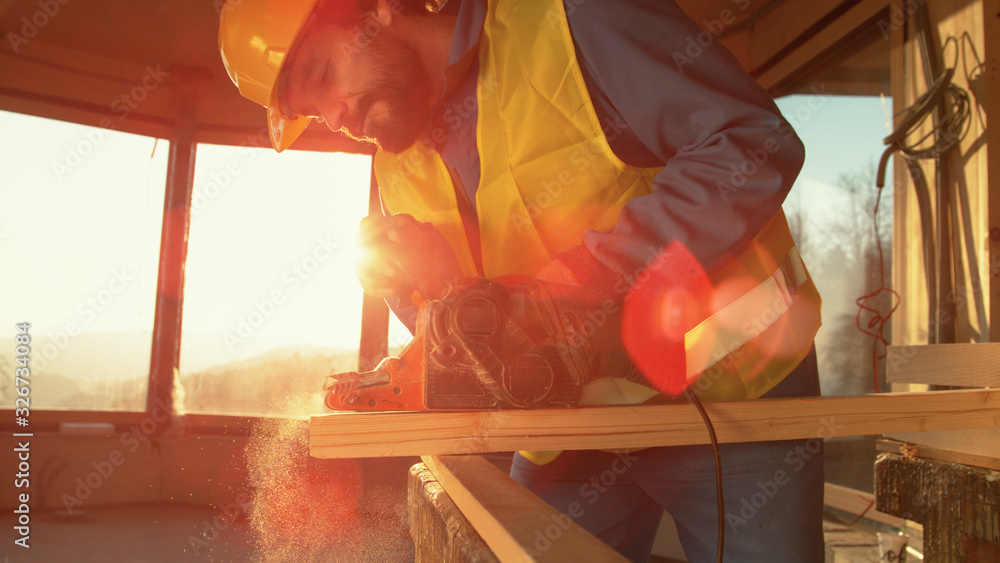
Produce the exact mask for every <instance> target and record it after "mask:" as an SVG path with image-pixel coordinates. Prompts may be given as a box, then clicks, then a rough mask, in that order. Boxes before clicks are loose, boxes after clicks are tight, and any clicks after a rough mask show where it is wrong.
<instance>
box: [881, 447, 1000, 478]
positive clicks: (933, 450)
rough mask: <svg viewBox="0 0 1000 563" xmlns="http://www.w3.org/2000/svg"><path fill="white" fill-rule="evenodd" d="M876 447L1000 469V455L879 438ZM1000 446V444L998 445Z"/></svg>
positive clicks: (882, 450) (890, 451)
mask: <svg viewBox="0 0 1000 563" xmlns="http://www.w3.org/2000/svg"><path fill="white" fill-rule="evenodd" d="M875 447H876V448H877V449H878V451H880V452H889V453H894V454H900V455H904V456H916V457H922V458H925V459H936V460H938V461H948V462H952V463H961V464H962V465H969V466H972V467H982V468H984V469H995V470H998V471H1000V457H997V456H996V455H994V456H988V455H979V454H970V453H967V452H962V451H956V450H952V449H949V448H942V447H935V446H927V445H924V444H915V443H912V442H900V441H899V440H879V441H878V442H877V443H876V444H875ZM997 447H1000V446H997ZM997 453H998V454H1000V452H997Z"/></svg>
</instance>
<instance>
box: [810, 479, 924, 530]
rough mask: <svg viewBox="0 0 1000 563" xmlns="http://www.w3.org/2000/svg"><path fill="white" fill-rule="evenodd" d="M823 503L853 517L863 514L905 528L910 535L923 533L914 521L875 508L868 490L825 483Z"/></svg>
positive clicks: (869, 518) (868, 517)
mask: <svg viewBox="0 0 1000 563" xmlns="http://www.w3.org/2000/svg"><path fill="white" fill-rule="evenodd" d="M823 505H824V506H828V507H830V508H835V509H837V510H841V511H843V512H846V513H847V514H850V515H852V516H855V517H856V516H859V515H861V514H864V518H865V519H867V520H871V521H873V522H878V523H880V524H886V525H887V526H893V527H895V528H900V529H904V528H905V529H906V530H907V532H908V533H909V534H910V535H911V536H912V535H914V534H921V533H923V526H921V525H920V524H918V523H916V522H911V521H909V520H907V519H905V518H900V517H899V516H893V515H891V514H886V513H885V512H880V511H878V510H876V509H875V495H873V494H871V493H869V492H865V491H859V490H857V489H852V488H850V487H845V486H843V485H837V484H834V483H826V484H825V485H824V488H823Z"/></svg>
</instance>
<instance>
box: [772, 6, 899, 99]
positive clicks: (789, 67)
mask: <svg viewBox="0 0 1000 563" xmlns="http://www.w3.org/2000/svg"><path fill="white" fill-rule="evenodd" d="M786 5H787V6H790V9H793V10H801V9H802V8H803V7H804V6H808V5H811V4H801V3H789V4H786ZM888 6H889V0H862V1H861V2H860V3H858V4H857V5H856V6H854V7H852V8H851V9H850V10H848V11H847V12H845V13H844V14H843V15H841V16H840V17H838V18H837V19H835V20H833V21H832V22H831V23H830V24H829V25H828V26H826V27H824V28H823V29H822V30H820V31H819V32H818V33H816V34H815V35H813V36H812V37H810V38H809V39H808V40H806V41H805V42H804V43H802V45H800V46H799V47H797V48H796V49H795V50H793V51H792V52H790V53H788V55H786V56H785V57H783V58H782V59H781V60H779V61H777V62H776V63H775V64H774V65H773V66H771V67H770V68H768V69H766V70H764V71H763V72H761V73H760V75H759V76H757V82H758V83H759V84H760V85H761V86H763V87H764V89H770V88H773V87H774V86H776V85H777V84H779V83H780V82H781V81H782V80H785V79H787V78H788V77H790V76H791V75H792V74H794V73H795V72H796V71H798V70H799V69H800V68H802V67H804V66H805V65H806V64H807V63H809V62H810V61H811V60H813V59H814V58H816V56H818V55H819V54H820V53H822V52H824V51H826V50H827V49H829V48H830V47H832V46H834V45H835V44H836V43H839V42H841V41H843V38H844V36H845V35H847V34H849V33H850V32H852V31H854V30H855V29H857V28H858V27H860V26H861V25H862V24H863V23H865V22H866V21H868V20H870V19H871V18H873V17H875V16H876V15H878V13H879V12H880V11H882V10H885V9H886V8H887V7H888ZM777 11H778V10H775V12H777ZM824 15H825V14H824ZM768 17H772V14H769V15H768ZM784 25H785V26H786V27H788V23H787V21H786V22H784ZM804 29H805V28H804V27H803V28H802V30H804ZM800 31H801V30H800ZM758 40H760V41H767V40H769V38H768V34H766V33H761V32H760V31H759V30H758V29H754V35H753V41H758ZM754 50H755V51H758V49H754ZM765 60H766V59H759V58H757V57H756V56H755V57H754V62H755V64H758V65H759V64H761V63H763V62H764V61H765Z"/></svg>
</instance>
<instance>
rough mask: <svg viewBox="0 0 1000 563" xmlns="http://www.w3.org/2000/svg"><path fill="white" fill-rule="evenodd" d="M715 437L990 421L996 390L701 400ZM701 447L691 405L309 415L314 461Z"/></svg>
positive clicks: (815, 434)
mask: <svg viewBox="0 0 1000 563" xmlns="http://www.w3.org/2000/svg"><path fill="white" fill-rule="evenodd" d="M705 408H706V410H707V411H708V414H709V416H710V417H711V419H712V422H713V425H714V427H715V432H716V434H717V435H718V438H719V441H720V442H756V441H766V440H787V439H808V438H830V437H835V436H864V435H880V434H884V433H888V432H924V431H931V430H960V429H965V428H982V427H995V426H1000V389H992V390H979V389H975V390H963V391H937V392H933V393H886V394H881V395H866V396H859V397H810V398H795V399H767V400H755V401H744V402H739V403H708V404H706V405H705ZM706 443H709V438H708V431H707V429H706V428H705V425H704V423H703V422H702V420H701V417H700V416H699V415H698V412H697V411H696V410H695V408H694V407H693V406H691V405H659V406H620V407H598V408H580V409H568V410H524V411H477V412H430V411H427V412H339V413H334V414H326V415H317V416H313V417H311V418H310V420H309V447H310V453H311V454H312V455H313V456H315V457H320V458H333V457H377V456H405V455H441V454H469V453H483V452H504V451H513V450H583V449H615V448H642V447H654V446H679V445H690V444H706Z"/></svg>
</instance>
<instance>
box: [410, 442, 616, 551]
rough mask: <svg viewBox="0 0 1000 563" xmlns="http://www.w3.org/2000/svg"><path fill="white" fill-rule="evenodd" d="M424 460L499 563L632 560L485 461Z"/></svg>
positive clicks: (471, 458) (456, 458) (468, 458)
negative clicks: (510, 562) (515, 562)
mask: <svg viewBox="0 0 1000 563" xmlns="http://www.w3.org/2000/svg"><path fill="white" fill-rule="evenodd" d="M422 459H423V462H424V464H425V465H426V466H427V467H428V468H429V469H430V470H431V472H432V473H433V474H434V477H435V478H437V480H438V482H439V483H441V486H443V487H444V489H445V492H447V493H448V496H449V497H451V499H452V501H453V502H454V503H455V504H456V505H457V506H458V508H459V510H461V511H462V514H463V515H464V516H465V518H466V519H468V520H469V522H470V523H471V524H472V526H473V527H474V528H475V529H476V531H477V532H478V533H479V535H480V536H481V537H482V538H483V540H484V541H485V542H486V544H487V545H488V546H490V549H491V550H492V551H493V554H494V555H496V557H497V558H498V559H499V560H500V561H505V562H506V561H623V562H624V561H627V559H625V557H623V556H622V555H621V554H619V553H618V552H617V551H615V550H614V549H612V548H610V547H608V545H607V544H605V543H604V542H602V541H601V540H599V539H597V538H596V537H594V536H593V535H591V534H590V533H589V532H587V531H586V530H584V529H583V528H581V527H580V526H579V525H578V524H576V523H575V522H573V520H572V519H571V518H570V517H569V516H566V515H564V514H562V513H561V512H559V511H558V510H556V509H555V508H552V507H551V506H550V505H549V504H548V503H546V502H545V501H543V500H542V499H540V498H539V497H537V496H536V495H535V494H533V493H532V492H531V491H529V490H527V489H525V488H524V487H522V486H521V485H520V484H518V483H517V482H516V481H514V480H513V479H511V478H510V477H509V476H508V475H507V474H505V473H504V472H502V471H500V469H498V468H497V467H496V466H494V465H493V464H491V463H490V462H488V461H486V460H485V459H483V458H481V457H478V456H447V457H437V456H424V457H423V458H422ZM580 510H583V508H582V507H580ZM572 512H573V511H572V508H571V509H570V514H571V515H572Z"/></svg>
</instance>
